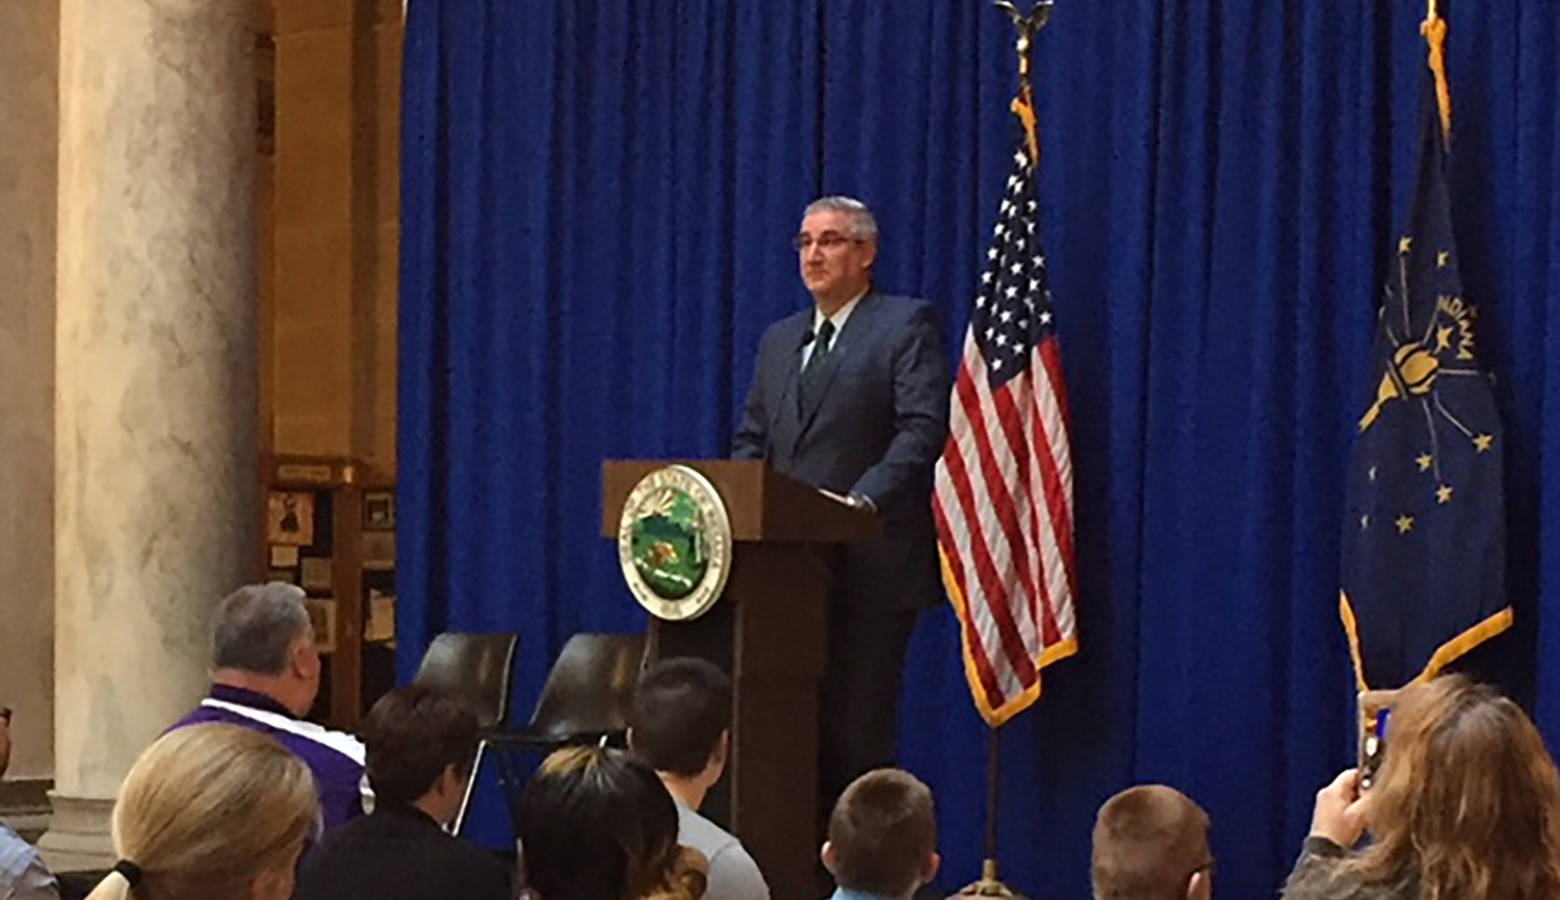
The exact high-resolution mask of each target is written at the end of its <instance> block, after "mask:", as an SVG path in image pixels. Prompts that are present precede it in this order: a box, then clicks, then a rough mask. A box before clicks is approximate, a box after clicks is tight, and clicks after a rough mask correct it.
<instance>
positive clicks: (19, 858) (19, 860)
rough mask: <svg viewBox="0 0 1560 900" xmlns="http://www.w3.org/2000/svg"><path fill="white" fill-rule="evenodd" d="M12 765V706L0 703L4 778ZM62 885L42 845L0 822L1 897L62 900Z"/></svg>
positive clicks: (0, 772) (4, 899) (0, 775)
mask: <svg viewBox="0 0 1560 900" xmlns="http://www.w3.org/2000/svg"><path fill="white" fill-rule="evenodd" d="M10 765H11V708H10V707H8V706H0V778H4V777H5V770H6V769H7V768H9V767H10ZM59 896H60V893H59V884H58V883H57V882H56V881H55V880H54V875H53V874H52V873H50V872H49V868H48V866H45V865H44V864H43V858H42V857H40V856H39V855H38V848H37V847H34V846H33V845H32V844H29V843H27V842H26V841H24V840H22V836H21V835H19V834H17V833H16V832H14V831H12V830H11V829H10V828H7V827H6V825H5V823H4V822H0V900H59Z"/></svg>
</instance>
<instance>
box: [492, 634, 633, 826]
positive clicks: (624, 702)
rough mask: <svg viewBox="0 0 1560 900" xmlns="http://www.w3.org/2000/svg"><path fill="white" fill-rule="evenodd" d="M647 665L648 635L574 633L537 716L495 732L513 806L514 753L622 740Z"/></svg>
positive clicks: (557, 663)
mask: <svg viewBox="0 0 1560 900" xmlns="http://www.w3.org/2000/svg"><path fill="white" fill-rule="evenodd" d="M644 666H645V637H644V635H638V634H591V633H582V634H576V635H574V636H573V637H571V638H569V640H568V642H567V643H565V644H564V645H563V650H562V651H560V652H559V654H558V658H557V660H555V661H554V662H553V666H552V669H551V671H549V672H548V674H547V682H546V684H544V685H543V686H542V692H541V695H540V696H538V697H537V700H536V709H535V711H534V712H532V714H531V721H530V722H529V723H528V724H527V725H526V726H525V727H524V728H521V729H517V730H514V731H505V732H498V733H495V734H494V735H493V736H492V743H491V745H492V747H493V748H494V749H495V750H501V751H504V752H501V753H500V754H499V766H500V771H501V772H502V773H503V779H504V781H505V783H506V787H510V788H511V789H510V790H509V791H508V792H509V794H510V803H511V807H510V810H511V812H513V811H514V806H513V803H514V795H515V792H516V790H517V789H518V786H519V784H520V779H518V778H517V777H515V772H514V771H513V769H512V768H511V766H512V765H513V759H512V754H513V753H514V752H526V751H529V752H532V753H537V754H541V755H545V754H548V753H551V752H552V751H554V750H557V749H558V748H560V747H567V746H577V745H581V744H599V745H602V746H619V747H620V746H622V745H623V743H624V736H625V735H626V733H627V731H628V708H629V704H630V703H631V702H632V701H633V697H634V688H635V687H636V686H637V685H638V684H639V675H640V672H642V671H643V670H644Z"/></svg>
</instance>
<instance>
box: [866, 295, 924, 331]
mask: <svg viewBox="0 0 1560 900" xmlns="http://www.w3.org/2000/svg"><path fill="white" fill-rule="evenodd" d="M862 306H863V307H866V308H868V309H870V313H869V315H871V316H873V317H875V318H878V319H879V320H881V321H883V322H884V323H886V324H888V325H890V326H897V325H905V324H908V323H912V322H918V321H929V322H933V323H935V322H936V321H937V318H938V316H937V307H935V306H933V305H932V303H931V301H929V300H923V299H921V298H920V297H911V296H908V295H905V294H883V293H874V294H868V295H867V298H866V299H865V300H864V302H863V303H862Z"/></svg>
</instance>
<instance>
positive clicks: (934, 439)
mask: <svg viewBox="0 0 1560 900" xmlns="http://www.w3.org/2000/svg"><path fill="white" fill-rule="evenodd" d="M793 246H794V247H795V248H796V253H797V262H798V264H799V269H800V272H801V276H802V284H803V285H804V286H805V287H806V289H807V291H808V293H810V294H811V295H812V302H811V303H809V304H807V307H806V308H805V309H803V310H801V311H800V312H797V313H795V314H793V315H791V316H788V317H787V318H784V319H781V320H780V321H779V322H776V323H775V324H773V325H771V326H770V327H769V329H768V330H767V331H765V332H764V336H763V338H761V339H760V341H759V344H758V360H757V362H756V363H755V365H754V370H753V382H752V386H751V388H750V389H749V390H748V395H747V404H746V406H745V408H744V410H743V415H742V423H741V425H740V426H739V427H738V429H737V434H736V439H735V441H734V443H733V448H732V456H733V457H735V458H737V459H766V460H768V461H769V463H770V465H772V466H773V467H774V468H775V469H776V470H777V471H779V472H781V473H783V474H785V475H789V476H790V477H792V478H795V479H797V480H798V481H801V482H804V483H806V484H810V485H812V486H813V487H817V488H822V489H825V490H827V491H830V492H833V493H834V494H837V495H839V496H840V497H843V498H845V499H846V500H847V502H849V503H850V504H851V505H853V506H856V507H858V508H861V509H865V510H869V511H871V512H873V513H875V514H876V515H877V516H878V518H879V520H880V521H881V523H882V535H883V536H882V537H881V538H880V539H878V540H874V541H866V542H862V543H856V544H850V545H847V546H846V547H844V548H842V549H841V551H840V553H839V556H838V560H837V563H836V564H835V568H834V578H833V579H832V584H831V593H830V597H829V635H828V642H829V651H828V672H827V674H826V676H825V679H824V692H823V695H822V697H821V698H820V705H821V707H822V708H821V710H820V713H819V722H818V727H819V743H820V747H819V759H818V763H819V771H818V775H819V787H820V790H821V797H820V799H821V800H822V801H823V802H822V803H821V805H820V809H821V810H823V811H827V810H828V809H830V808H832V807H833V805H834V798H835V796H837V794H838V792H839V791H840V790H841V789H843V788H844V787H845V785H846V784H848V783H850V781H851V780H852V779H854V778H855V777H856V776H858V775H860V774H862V773H863V772H866V771H868V770H869V769H876V768H881V767H886V766H891V765H893V763H894V760H895V757H896V755H897V754H896V750H897V743H898V737H899V733H898V719H897V710H898V704H899V687H900V680H901V673H902V671H903V668H904V655H905V647H906V645H907V644H908V643H909V640H910V632H911V630H912V628H913V627H914V625H915V620H916V615H917V613H918V612H919V611H920V610H922V609H924V608H926V607H929V606H935V605H937V604H938V603H941V602H942V599H943V592H942V587H941V580H940V578H939V573H938V566H937V542H936V532H935V530H934V528H933V526H932V512H931V492H932V465H933V464H934V463H935V462H936V461H937V456H938V454H940V453H941V452H942V449H943V445H944V443H946V442H947V440H948V392H949V387H950V385H949V377H948V356H947V352H946V351H945V349H944V343H943V337H942V329H941V326H940V324H939V322H938V317H937V314H936V312H935V310H933V308H932V306H931V304H929V303H927V302H926V301H924V300H916V299H912V298H910V297H894V296H890V295H888V294H884V293H882V292H880V291H878V290H877V289H876V286H875V285H874V284H873V283H872V265H873V263H874V262H875V261H876V260H877V251H878V227H877V220H876V219H875V218H873V215H872V211H871V210H870V209H868V208H867V206H866V204H864V203H862V202H861V201H860V200H856V199H854V198H851V197H824V198H822V199H819V200H816V201H814V202H813V203H812V204H811V205H809V206H808V207H807V209H806V210H805V212H804V213H803V215H802V224H801V228H800V230H799V231H798V232H797V235H796V238H795V239H794V241H793Z"/></svg>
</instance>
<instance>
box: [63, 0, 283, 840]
mask: <svg viewBox="0 0 1560 900" xmlns="http://www.w3.org/2000/svg"><path fill="white" fill-rule="evenodd" d="M250 22H251V20H250V4H249V3H248V2H244V0H61V2H60V92H59V96H60V125H59V130H60V143H59V221H58V263H57V269H56V273H57V306H58V311H57V319H56V355H55V379H56V409H55V486H54V487H55V490H54V494H55V506H54V525H55V556H54V562H55V602H56V608H55V631H54V638H55V641H54V643H55V659H56V664H55V791H54V793H53V794H52V795H51V798H52V800H53V802H54V821H53V824H52V825H51V827H50V830H49V832H48V833H47V834H46V835H45V836H44V838H43V841H42V844H41V846H43V848H44V850H45V855H46V857H47V858H48V859H49V861H50V862H51V863H52V864H53V865H54V866H55V867H56V868H63V869H69V868H80V867H83V866H88V865H93V864H102V863H104V862H107V861H111V859H112V847H111V845H110V843H109V839H108V814H109V811H110V809H111V808H112V804H113V798H114V796H115V793H116V792H117V790H118V787H119V784H120V781H121V780H122V779H123V777H124V774H125V772H126V771H127V770H128V769H129V767H130V764H131V763H132V762H133V761H134V760H135V757H136V756H137V754H139V753H140V752H141V750H142V749H144V748H145V747H146V746H147V745H148V744H149V743H150V742H151V741H152V740H154V739H155V738H156V737H157V735H158V734H159V733H160V732H161V731H162V729H163V728H164V727H166V726H167V725H168V723H170V722H172V721H173V720H175V719H176V718H178V717H179V716H180V715H181V714H182V713H184V712H185V711H186V710H187V709H188V707H189V706H190V705H191V704H192V703H193V702H194V701H195V700H196V699H197V698H198V697H199V695H200V692H201V690H202V688H203V686H204V684H205V682H206V677H207V671H208V658H209V650H208V640H207V637H206V633H207V620H208V615H209V610H210V609H211V607H212V605H213V603H214V602H215V600H216V599H218V598H219V597H221V596H222V595H223V594H224V593H226V592H227V591H229V590H231V589H232V588H233V587H234V586H236V585H237V584H239V583H242V582H243V581H246V580H249V579H251V578H253V577H254V576H255V575H256V574H257V572H256V571H255V569H256V563H257V561H258V559H259V550H258V543H257V542H258V536H257V525H258V521H259V513H258V509H259V506H258V503H257V499H256V491H257V490H258V487H257V485H258V480H259V479H258V468H257V462H256V452H257V451H256V448H257V437H256V435H257V427H256V426H257V418H258V413H257V403H258V400H257V391H258V347H257V334H256V327H257V326H256V300H255V211H254V182H255V139H254V133H255V112H254V109H255V107H254V70H253V47H254V36H253V33H252V31H251V27H250Z"/></svg>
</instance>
